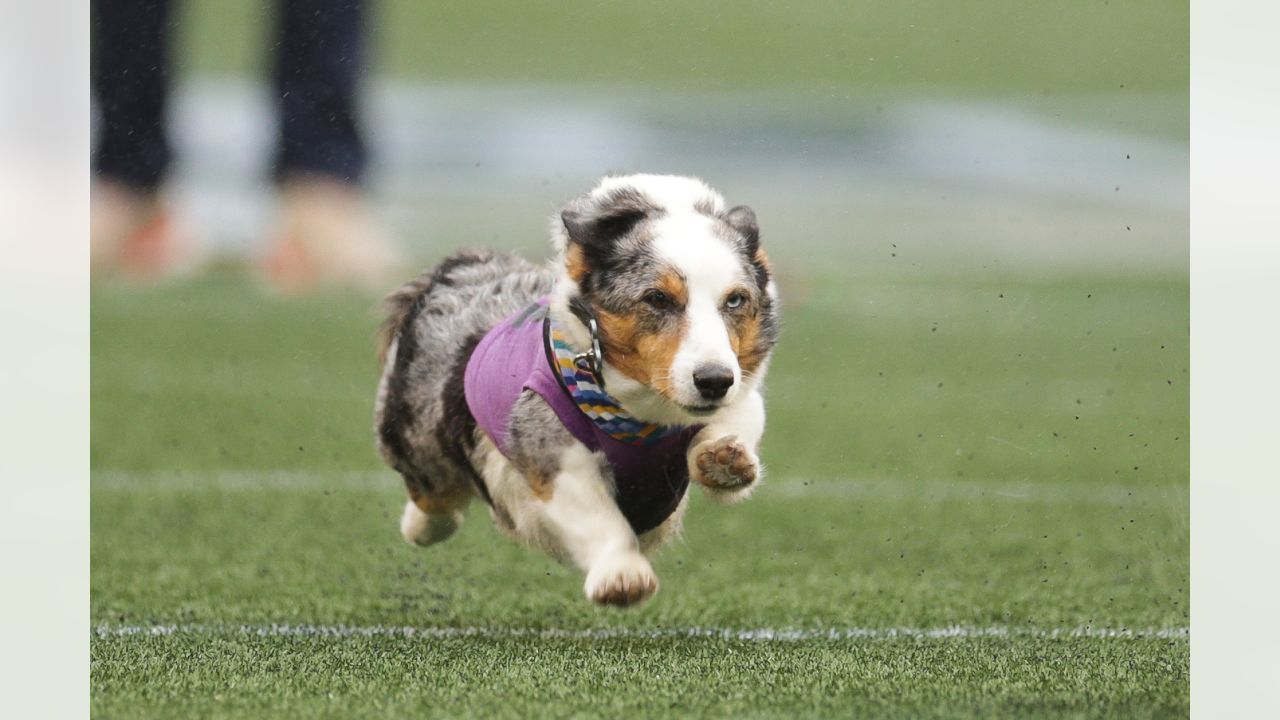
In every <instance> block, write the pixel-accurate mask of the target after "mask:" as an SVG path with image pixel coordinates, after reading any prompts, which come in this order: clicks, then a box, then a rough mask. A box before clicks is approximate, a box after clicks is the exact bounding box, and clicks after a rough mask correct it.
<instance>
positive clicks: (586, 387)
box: [547, 317, 684, 445]
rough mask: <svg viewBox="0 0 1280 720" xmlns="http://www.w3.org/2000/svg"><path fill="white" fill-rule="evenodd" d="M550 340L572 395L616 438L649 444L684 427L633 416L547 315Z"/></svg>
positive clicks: (575, 401)
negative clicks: (586, 366) (579, 358)
mask: <svg viewBox="0 0 1280 720" xmlns="http://www.w3.org/2000/svg"><path fill="white" fill-rule="evenodd" d="M547 340H548V341H549V344H550V348H551V352H552V355H553V356H554V360H555V363H554V364H555V369H556V371H557V372H558V373H559V375H560V381H561V383H562V384H563V385H564V387H565V389H566V390H568V391H569V396H570V397H571V398H573V402H574V404H575V405H577V406H578V409H579V410H581V411H582V412H583V414H584V415H586V416H587V417H589V418H591V421H592V422H594V423H595V424H596V426H597V427H599V428H600V429H601V430H602V431H604V432H605V433H607V434H608V435H609V436H610V437H612V438H613V439H615V440H618V441H621V442H624V443H629V444H631V445H650V444H653V443H656V442H658V441H659V440H662V439H663V438H665V437H668V436H670V435H674V434H675V433H678V432H680V431H681V430H682V429H684V428H683V427H682V426H680V425H654V424H653V423H647V422H643V421H640V420H637V419H635V418H634V417H631V416H630V415H629V414H627V411H626V410H623V409H622V407H621V406H620V405H619V404H618V401H617V400H614V399H613V397H612V396H611V395H609V394H608V393H606V392H605V391H604V388H603V385H604V383H602V382H600V379H599V378H598V377H596V374H595V373H594V372H591V371H590V370H587V369H584V368H583V367H582V366H581V365H580V364H578V363H576V362H575V361H574V360H575V357H576V355H577V353H575V352H574V351H573V348H572V347H570V346H569V339H568V337H566V336H565V334H564V331H563V330H562V329H561V328H560V327H559V326H557V325H556V324H555V323H554V322H552V320H551V318H550V317H548V318H547Z"/></svg>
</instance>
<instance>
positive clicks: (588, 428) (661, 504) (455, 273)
mask: <svg viewBox="0 0 1280 720" xmlns="http://www.w3.org/2000/svg"><path fill="white" fill-rule="evenodd" d="M552 236H553V242H554V245H555V249H556V253H557V254H556V258H555V260H554V261H553V262H552V263H551V267H549V268H544V267H537V266H534V265H531V264H529V263H527V262H525V261H524V260H521V259H519V258H516V257H514V256H509V255H495V254H490V253H483V252H462V253H459V254H457V255H455V256H453V257H451V258H449V259H447V260H445V261H444V262H442V263H441V264H440V265H438V266H437V267H435V268H434V269H432V270H430V271H428V272H426V273H424V274H423V275H422V276H420V277H418V278H417V279H416V280H413V281H411V282H409V283H407V284H406V285H404V286H403V287H401V288H400V289H398V290H396V291H395V292H394V293H392V294H391V295H390V296H389V297H388V298H387V318H386V321H385V323H384V325H383V332H382V343H381V344H382V358H383V375H382V379H381V381H380V383H379V385H378V395H377V402H376V409H375V421H374V431H375V435H376V436H377V443H378V448H379V451H380V453H381V455H382V457H383V459H384V460H385V461H386V462H387V464H388V465H390V466H391V467H392V468H393V469H395V470H396V471H397V472H399V473H400V475H401V476H402V477H403V478H404V482H405V486H406V488H407V489H408V494H409V502H408V503H407V504H406V505H405V508H404V514H403V516H402V517H401V520H400V532H401V534H402V535H403V536H404V538H405V539H406V540H407V541H409V542H411V543H415V544H418V545H423V546H426V545H431V544H433V543H437V542H440V541H441V540H444V539H445V538H448V537H449V536H450V535H452V534H453V533H454V531H455V530H457V529H458V526H459V524H460V523H461V522H462V519H463V511H464V509H465V508H466V506H467V504H468V503H469V502H470V501H471V499H472V498H473V497H474V496H476V495H479V496H480V497H481V498H483V499H484V501H485V502H486V503H487V504H488V505H489V508H490V512H491V514H492V516H493V518H494V521H495V523H496V524H497V525H498V527H499V528H501V529H502V531H503V532H504V533H506V534H507V535H509V536H511V537H513V538H515V539H516V540H518V541H521V542H523V543H526V544H528V545H532V546H535V547H538V548H541V549H542V550H544V551H546V552H547V553H549V554H550V555H552V556H553V557H555V558H557V559H559V560H561V561H563V562H568V563H571V564H573V565H574V566H576V567H577V568H579V569H580V570H581V571H582V572H583V573H585V575H586V581H585V585H584V588H583V589H584V591H585V593H586V595H587V597H588V598H589V599H591V600H592V601H594V602H596V603H601V604H608V605H619V606H625V605H632V604H635V603H639V602H642V601H644V600H646V599H647V598H649V597H650V596H652V595H653V594H654V593H655V592H657V590H658V578H657V576H656V575H655V574H654V572H653V568H652V566H651V565H650V564H649V560H648V559H647V557H646V555H647V554H648V553H650V552H652V551H654V550H655V549H657V548H658V547H660V546H661V545H663V544H664V543H665V542H666V541H668V540H669V539H671V538H672V537H673V536H675V535H676V534H677V533H678V532H679V530H680V524H681V518H682V516H683V514H684V510H685V506H686V501H687V490H688V486H689V481H690V479H691V478H692V480H693V481H694V482H696V483H698V484H699V485H701V486H702V487H703V489H704V490H705V492H706V494H707V495H709V496H710V497H711V498H712V499H714V500H718V501H722V502H728V503H733V502H738V501H740V500H743V499H745V498H747V497H748V496H749V495H750V494H751V492H752V491H753V490H754V488H755V487H756V486H757V485H758V484H759V483H760V479H761V477H762V471H763V469H762V467H761V465H760V460H759V458H758V457H757V455H756V452H757V448H758V446H759V443H760V437H761V435H762V434H763V432H764V400H763V398H762V396H761V381H762V380H763V378H764V375H765V371H766V369H767V367H768V364H769V357H770V353H771V352H772V350H773V347H774V345H775V343H776V342H777V337H778V316H777V308H778V301H777V291H776V288H775V284H774V281H773V277H772V273H771V271H770V267H769V261H768V259H767V258H766V257H765V253H764V251H763V250H762V249H761V247H760V232H759V228H758V226H757V223H756V217H755V213H754V212H752V210H751V209H750V208H748V207H745V206H738V207H734V208H726V207H725V202H724V199H723V198H722V197H721V196H720V194H719V193H717V192H716V191H715V190H712V189H711V188H710V187H708V186H707V185H706V184H704V183H703V182H702V181H700V180H697V179H694V178H688V177H678V176H670V175H627V176H611V177H606V178H604V179H603V180H601V181H600V183H599V184H598V185H597V186H596V187H595V188H594V189H592V190H591V191H590V192H589V193H587V194H585V195H583V196H581V197H579V198H577V199H575V200H573V201H571V202H570V203H568V204H567V205H566V206H565V207H564V209H563V210H562V211H561V212H560V213H559V215H558V216H557V217H555V218H554V221H553V223H552Z"/></svg>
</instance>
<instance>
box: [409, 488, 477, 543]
mask: <svg viewBox="0 0 1280 720" xmlns="http://www.w3.org/2000/svg"><path fill="white" fill-rule="evenodd" d="M405 486H406V487H407V488H408V490H409V502H407V503H405V505H404V513H403V514H402V515H401V516H400V535H401V536H402V537H404V539H405V542H408V543H412V544H414V545H419V546H421V547H426V546H428V545H434V544H436V543H438V542H440V541H441V540H445V539H448V538H449V536H451V535H453V534H454V533H455V532H457V531H458V527H459V526H461V525H462V520H463V518H464V517H465V515H464V511H465V510H466V509H467V505H468V504H470V502H471V493H470V492H469V491H466V490H456V491H454V492H449V493H431V492H428V491H425V490H423V489H422V487H421V483H415V482H411V481H409V480H408V479H406V481H405Z"/></svg>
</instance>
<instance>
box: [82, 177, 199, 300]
mask: <svg viewBox="0 0 1280 720" xmlns="http://www.w3.org/2000/svg"><path fill="white" fill-rule="evenodd" d="M191 248H192V243H191V239H190V237H189V236H188V235H187V234H186V233H185V232H183V230H182V229H181V228H180V227H179V224H178V222H177V221H176V220H175V219H174V215H173V212H172V211H171V210H170V209H169V207H168V204H167V203H166V202H165V200H164V199H163V197H162V196H161V194H160V193H158V192H146V191H142V190H137V189H134V188H131V187H128V186H126V185H122V184H120V183H117V182H112V181H109V180H104V181H99V182H96V183H95V184H94V187H93V189H92V192H91V196H90V205H89V257H90V265H91V268H92V272H93V274H94V275H102V274H113V275H119V276H122V277H125V278H127V279H129V280H132V281H135V282H156V281H160V280H164V279H166V278H169V277H172V276H173V275H177V274H179V273H181V272H183V271H184V270H186V269H187V268H188V267H189V266H190V261H191V258H192V252H191Z"/></svg>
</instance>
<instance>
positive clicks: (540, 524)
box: [484, 442, 658, 606]
mask: <svg viewBox="0 0 1280 720" xmlns="http://www.w3.org/2000/svg"><path fill="white" fill-rule="evenodd" d="M553 460H554V462H552V463H548V467H553V468H554V469H551V470H550V471H549V472H548V473H547V474H546V475H542V476H539V475H538V474H537V473H535V472H530V471H529V470H526V471H524V472H521V471H520V470H517V469H516V467H515V466H514V465H512V464H511V463H509V462H508V461H507V460H506V459H505V458H504V457H502V456H501V455H500V454H499V453H497V452H493V453H491V454H489V456H488V460H487V462H486V465H485V468H484V479H485V483H486V484H487V485H488V487H489V491H490V494H491V495H492V496H493V499H494V502H495V504H497V505H498V506H500V507H502V508H503V509H504V511H505V513H506V515H507V516H509V517H510V519H511V523H512V527H511V529H510V532H511V534H513V535H515V536H516V537H517V538H519V539H521V540H523V541H524V542H527V543H529V544H531V545H536V546H538V547H541V548H543V549H544V550H546V551H548V552H550V553H551V554H552V555H554V556H556V557H558V558H560V559H561V560H563V561H566V562H569V563H572V564H573V565H574V566H575V567H577V568H578V569H580V570H582V571H583V572H584V573H585V574H586V582H585V584H584V585H583V591H584V592H585V593H586V596H587V597H588V598H589V599H590V600H592V601H593V602H596V603H600V604H604V605H620V606H626V605H634V604H636V603H639V602H641V601H643V600H646V599H648V598H649V597H650V596H652V595H653V594H654V593H655V592H657V590H658V578H657V576H656V575H655V574H654V572H653V567H652V566H651V565H650V564H649V560H648V559H646V558H645V556H644V555H643V554H641V552H640V544H639V541H638V540H637V539H636V535H635V533H634V532H632V530H631V526H630V525H629V524H628V523H627V520H626V518H625V517H623V516H622V511H620V510H619V509H618V506H617V503H615V502H614V499H613V491H612V488H611V487H610V484H609V481H608V480H607V479H606V477H605V476H604V474H603V472H602V468H601V460H600V458H599V457H598V456H596V455H594V454H592V453H591V452H590V451H588V450H587V449H586V448H585V447H583V446H582V445H580V444H578V443H576V442H575V443H572V444H568V445H565V446H562V447H560V448H559V449H558V450H557V452H556V454H555V456H554V458H553Z"/></svg>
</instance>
